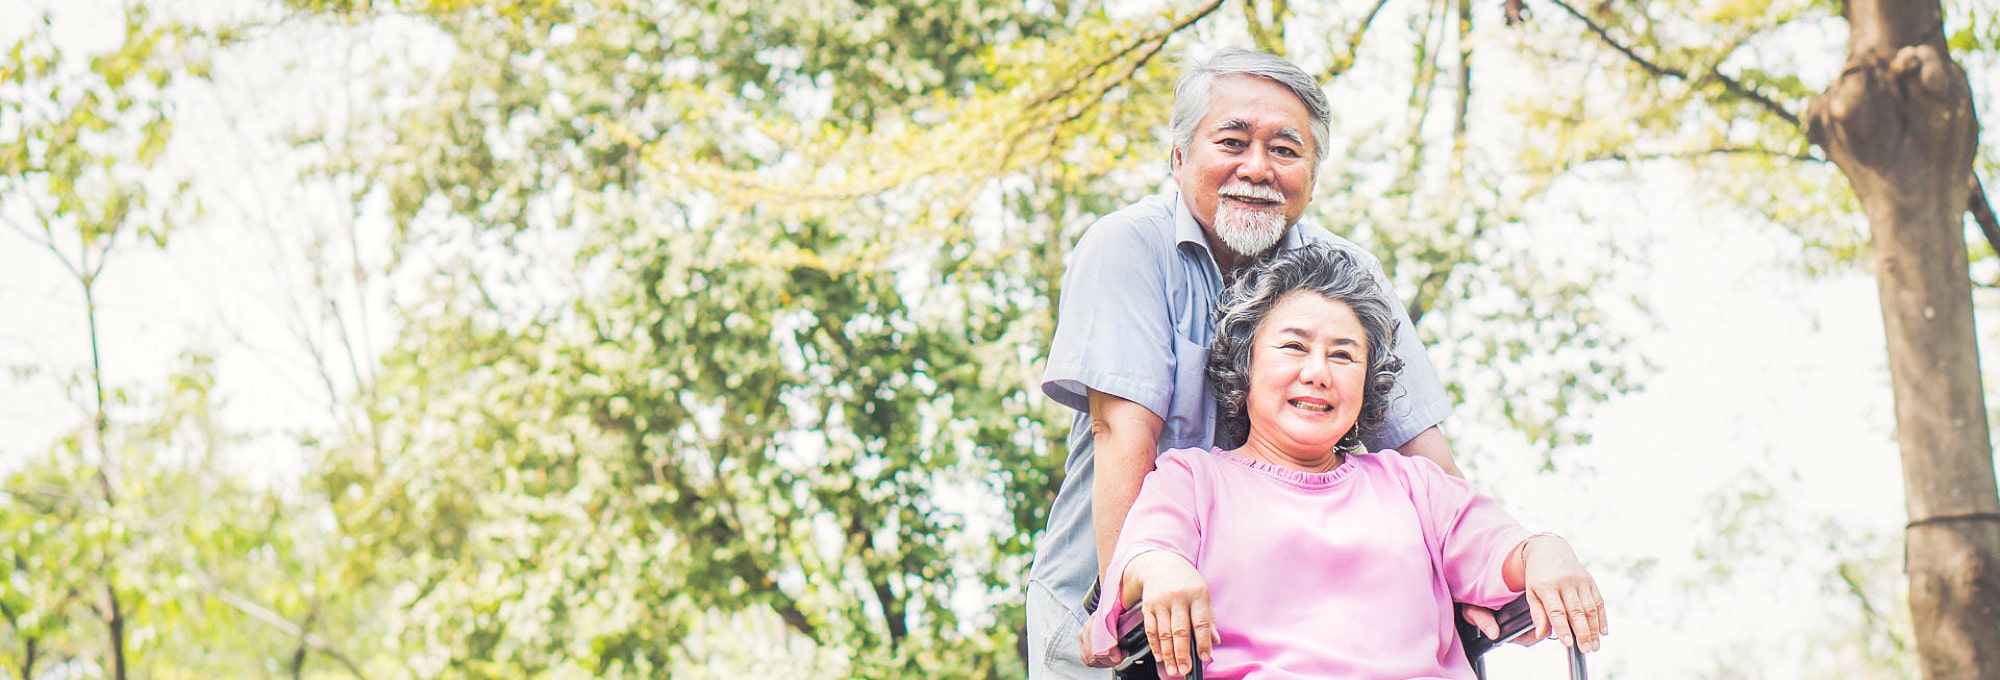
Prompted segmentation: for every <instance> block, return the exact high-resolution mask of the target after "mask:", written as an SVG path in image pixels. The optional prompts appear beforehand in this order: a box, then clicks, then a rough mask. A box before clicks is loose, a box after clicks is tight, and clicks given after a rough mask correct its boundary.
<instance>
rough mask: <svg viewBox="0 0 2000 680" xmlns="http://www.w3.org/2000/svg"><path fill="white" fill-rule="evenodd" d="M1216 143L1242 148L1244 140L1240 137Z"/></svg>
mask: <svg viewBox="0 0 2000 680" xmlns="http://www.w3.org/2000/svg"><path fill="white" fill-rule="evenodd" d="M1216 144H1220V145H1222V146H1226V147H1229V148H1231V149H1241V148H1243V144H1244V142H1243V140H1241V139H1224V140H1221V141H1218V142H1216Z"/></svg>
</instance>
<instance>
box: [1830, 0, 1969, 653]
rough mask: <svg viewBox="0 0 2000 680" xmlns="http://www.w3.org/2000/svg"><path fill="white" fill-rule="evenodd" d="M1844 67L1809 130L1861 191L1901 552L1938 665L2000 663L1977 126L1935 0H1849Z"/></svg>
mask: <svg viewBox="0 0 2000 680" xmlns="http://www.w3.org/2000/svg"><path fill="white" fill-rule="evenodd" d="M1847 20H1848V25H1849V27H1850V31H1851V33H1850V37H1849V39H1848V57H1847V66H1846V69H1845V70H1844V71H1843V73H1842V74H1841V76H1840V79H1839V80H1837V81H1835V82H1834V83H1833V85H1832V86H1831V87H1829V88H1828V89H1827V91H1826V92H1825V93H1823V94H1821V95H1819V96H1818V97H1815V98H1813V101H1812V105H1811V109H1810V110H1809V112H1808V114H1807V131H1806V133H1807V135H1808V136H1809V137H1810V138H1812V140H1813V141H1814V143H1817V144H1819V145H1820V147H1821V148H1823V149H1826V151H1827V155H1828V156H1829V157H1831V158H1832V159H1833V162H1834V163H1835V164H1837V165H1839V166H1840V169H1841V172H1842V173H1844V174H1846V175H1847V179H1848V181H1849V182H1850V183H1852V185H1853V187H1854V193H1855V194H1856V195H1857V196H1858V197H1860V199H1861V207H1862V210H1863V211H1864V212H1866V214H1867V216H1868V223H1869V230H1870V232H1871V234H1872V246H1873V248H1874V252H1875V274H1876V282H1877V285H1878V286H1879V287H1880V290H1881V295H1882V320H1883V324H1884V326H1885V328H1886V331H1887V335H1888V345H1889V375H1890V380H1891V382H1892V384H1893V388H1894V390H1895V395H1896V437H1897V441H1898V443H1899V445H1900V446H1901V447H1902V454H1903V485H1904V489H1905V491H1906V492H1907V494H1908V499H1907V507H1908V510H1909V516H1910V523H1909V525H1908V529H1907V535H1906V539H1907V541H1908V543H1907V550H1906V553H1905V560H1906V564H1905V565H1904V570H1905V571H1906V572H1907V573H1908V574H1909V577H1910V609H1911V615H1912V616H1911V618H1912V620H1913V621H1914V623H1915V628H1916V636H1917V655H1918V658H1919V661H1920V663H1921V665H1922V668H1923V672H1924V676H1925V677H1928V678H1996V679H2000V493H1996V491H1995V486H1994V476H1993V447H1992V443H1991V441H1990V440H1989V439H1988V436H1989V434H1988V430H1987V422H1986V404H1985V399H1984V395H1983V392H1982V387H1981V384H1980V375H1979V353H1978V347H1977V339H1976V336H1975V334H1974V332H1973V323H1972V286H1971V281H1970V280H1969V279H1968V278H1967V274H1966V247H1965V227H1964V222H1963V218H1962V214H1963V213H1964V210H1965V206H1966V199H1967V196H1968V195H1969V191H1970V189H1969V186H1970V185H1969V183H1968V182H1967V181H1966V178H1967V177H1970V176H1971V173H1972V158H1973V154H1974V151H1975V148H1976V143H1977V140H1978V136H1979V128H1978V125H1979V124H1978V121H1977V119H1976V118H1975V117H1974V115H1973V109H1972V90H1971V88H1970V87H1969V86H1968V85H1967V83H1966V79H1965V72H1964V71H1962V70H1960V69H1959V67H1958V65H1957V64H1955V63H1953V62H1952V60H1951V57H1950V54H1949V52H1948V51H1947V49H1946V47H1945V37H1944V26H1943V21H1942V12H1941V9H1940V6H1939V2H1938V0H1850V2H1848V4H1847Z"/></svg>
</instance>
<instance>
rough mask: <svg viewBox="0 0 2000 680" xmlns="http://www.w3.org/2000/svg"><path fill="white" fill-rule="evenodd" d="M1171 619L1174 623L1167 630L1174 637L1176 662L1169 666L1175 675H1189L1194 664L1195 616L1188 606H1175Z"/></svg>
mask: <svg viewBox="0 0 2000 680" xmlns="http://www.w3.org/2000/svg"><path fill="white" fill-rule="evenodd" d="M1169 620H1170V621H1172V623H1171V624H1170V625H1169V627H1168V628H1167V630H1168V636H1169V637H1171V638H1172V639H1173V648H1174V664H1173V665H1172V666H1167V668H1169V669H1172V671H1173V674H1174V675H1187V674H1188V671H1190V670H1193V669H1192V668H1191V666H1193V665H1194V617H1192V616H1190V615H1189V613H1188V610H1187V608H1186V607H1174V608H1173V612H1172V615H1171V617H1170V619H1169Z"/></svg>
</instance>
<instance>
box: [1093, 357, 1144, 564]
mask: <svg viewBox="0 0 2000 680" xmlns="http://www.w3.org/2000/svg"><path fill="white" fill-rule="evenodd" d="M1090 413H1091V421H1090V434H1091V437H1092V438H1093V440H1094V444H1095V447H1096V450H1097V452H1096V453H1095V454H1094V455H1093V457H1092V461H1091V465H1092V466H1093V470H1092V474H1093V477H1092V479H1093V481H1092V483H1091V494H1090V515H1091V529H1092V531H1093V532H1094V533H1095V535H1096V539H1097V573H1098V575H1099V576H1102V575H1103V574H1104V570H1105V568H1106V567H1108V566H1110V564H1111V553H1112V552H1113V551H1115V550H1117V548H1118V534H1119V533H1120V532H1121V531H1123V530H1124V528H1125V515H1126V514H1127V513H1129V512H1131V510H1132V502H1133V501H1134V500H1136V499H1137V498H1138V497H1139V487H1140V485H1141V484H1143V483H1144V482H1145V481H1146V473H1148V472H1152V471H1153V459H1154V457H1155V456H1156V455H1157V453H1158V451H1157V447H1158V445H1159V441H1160V426H1161V421H1160V418H1159V416H1156V415H1154V414H1153V412H1152V411H1150V410H1147V409H1146V407H1144V406H1140V405H1138V404H1135V403H1132V402H1130V401H1126V400H1124V399H1120V398H1118V397H1114V396H1111V395H1108V394H1104V393H1102V392H1098V391H1096V390H1092V391H1091V392H1090Z"/></svg>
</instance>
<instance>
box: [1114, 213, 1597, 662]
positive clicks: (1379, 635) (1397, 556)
mask: <svg viewBox="0 0 2000 680" xmlns="http://www.w3.org/2000/svg"><path fill="white" fill-rule="evenodd" d="M1216 316H1217V318H1218V319H1219V320H1218V322H1217V328H1216V334H1215V343H1214V346H1213V347H1212V348H1211V356H1210V359H1209V377H1210V379H1211V380H1212V381H1213V382H1214V385H1215V392H1216V394H1217V399H1218V401H1219V402H1220V404H1219V405H1220V406H1221V410H1222V414H1223V423H1222V426H1223V432H1224V436H1223V437H1222V438H1221V440H1222V441H1241V442H1243V444H1242V446H1241V447H1239V448H1236V449H1235V450H1231V451H1224V450H1221V449H1220V448H1217V449H1212V450H1207V451H1204V450H1200V449H1176V450H1172V451H1168V452H1166V453H1164V454H1161V456H1160V458H1159V461H1158V469H1156V470H1154V471H1153V472H1152V473H1151V474H1149V475H1148V476H1147V477H1146V481H1145V485H1144V487H1143V488H1142V489H1141V491H1140V492H1139V498H1138V500H1137V502H1136V503H1135V504H1134V505H1133V506H1132V511H1131V514H1130V515H1128V516H1127V517H1126V519H1125V527H1124V530H1123V532H1122V533H1121V534H1120V535H1119V538H1118V548H1117V551H1116V552H1115V553H1114V554H1113V556H1112V558H1111V562H1110V566H1109V569H1108V571H1106V576H1105V581H1104V586H1105V587H1104V591H1103V592H1104V593H1105V597H1104V598H1103V604H1102V606H1100V607H1099V609H1098V611H1097V612H1096V613H1095V614H1094V615H1093V616H1092V617H1091V620H1090V622H1089V623H1088V624H1086V625H1087V630H1086V631H1085V633H1084V639H1083V640H1082V642H1083V643H1084V645H1085V650H1084V658H1086V659H1088V660H1090V661H1091V662H1092V664H1093V665H1111V664H1113V663H1116V662H1117V661H1118V660H1119V659H1118V657H1119V652H1118V650H1117V644H1116V640H1117V630H1116V628H1115V627H1116V626H1117V622H1118V620H1119V617H1120V615H1121V614H1122V613H1123V611H1124V610H1125V609H1126V608H1128V607H1131V606H1133V605H1134V604H1135V603H1139V602H1141V601H1142V600H1143V602H1144V604H1143V610H1144V615H1145V625H1146V630H1147V635H1148V637H1150V638H1151V640H1152V644H1153V649H1154V652H1155V654H1157V655H1158V657H1159V668H1160V670H1161V673H1162V674H1163V675H1166V674H1174V675H1182V674H1186V673H1187V672H1188V670H1189V669H1190V666H1191V664H1192V660H1193V658H1194V657H1195V656H1197V655H1198V656H1199V657H1200V658H1201V659H1202V660H1203V661H1204V669H1203V670H1204V676H1205V677H1209V678H1275V677H1296V678H1333V677H1349V678H1470V677H1473V672H1472V669H1471V667H1470V665H1469V664H1468V663H1467V662H1466V660H1465V655H1464V652H1463V651H1462V647H1461V646H1460V643H1459V640H1458V636H1457V634H1456V632H1455V630H1454V627H1453V619H1452V611H1453V602H1466V603H1471V604H1476V605H1480V606H1484V607H1498V606H1500V605H1502V604H1505V603H1507V602H1508V601H1511V600H1513V599H1514V598H1515V597H1517V596H1519V595H1520V594H1521V593H1522V592H1523V590H1524V589H1525V590H1526V592H1527V593H1528V600H1529V605H1530V608H1531V610H1532V613H1533V617H1534V622H1535V635H1536V636H1537V637H1538V638H1539V637H1542V636H1549V635H1551V634H1552V635H1553V637H1557V638H1559V639H1561V640H1563V643H1564V644H1566V645H1582V646H1583V648H1584V649H1586V650H1593V649H1595V648H1596V647H1597V644H1598V639H1597V638H1598V635H1600V634H1602V633H1604V632H1605V630H1606V629H1605V618H1604V607H1603V602H1602V600H1601V599H1600V598H1599V595H1598V591H1597V585H1596V583H1595V582H1594V581H1593V580H1592V579H1591V578H1590V575H1589V574H1588V573H1586V572H1585V571H1584V569H1583V567H1582V565H1581V564H1580V563H1579V562H1578V561H1577V558H1576V554H1575V553H1574V552H1572V551H1571V550H1570V548H1569V546H1568V545H1567V544H1566V543H1564V542H1563V540H1562V539H1560V538H1557V537H1555V536H1554V535H1550V534H1534V535H1530V534H1529V532H1528V531H1527V530H1526V529H1523V528H1521V525H1520V524H1518V523H1516V522H1515V521H1514V519H1513V518H1512V517H1510V516H1508V514H1507V513H1506V511H1504V510H1502V509H1500V507H1499V506H1498V505H1496V504H1495V503H1494V502H1493V501H1492V500H1491V499H1489V498H1487V497H1485V496H1482V495H1480V494H1478V493H1476V492H1474V491H1473V490H1472V488H1471V487H1470V486H1468V485H1467V484H1466V482H1465V481H1464V480H1461V479H1458V478H1455V477H1452V476H1449V475H1446V474H1445V473H1444V472H1442V471H1441V470H1439V469H1438V467H1437V466H1436V465H1434V464H1432V463H1431V462H1430V461H1428V460H1424V459H1422V458H1414V457H1408V456H1403V455H1398V454H1397V453H1395V452H1394V451H1378V452H1375V453H1368V452H1366V451H1363V450H1361V448H1360V441H1361V440H1360V437H1359V435H1358V434H1357V433H1358V432H1359V431H1360V430H1363V429H1366V428H1368V427H1371V426H1374V425H1376V424H1377V423H1379V422H1381V420H1382V417H1383V412H1384V410H1385V409H1386V408H1388V406H1389V405H1390V399H1389V390H1390V388H1391V386H1392V385H1393V380H1392V377H1393V376H1394V374H1395V372H1396V371H1397V370H1398V369H1399V368H1400V366H1399V365H1398V363H1397V361H1396V359H1395V356H1394V354H1393V353H1391V352H1390V351H1389V350H1390V347H1391V345H1392V344H1393V343H1394V342H1395V340H1396V339H1395V337H1394V335H1393V334H1394V332H1395V325H1394V322H1393V317H1392V315H1391V313H1390V310H1389V307H1388V303H1387V302H1386V301H1385V299H1384V297H1383V295H1382V292H1381V291H1380V290H1379V289H1378V288H1377V286H1376V284H1375V282H1374V281H1373V279H1372V278H1371V277H1370V276H1369V274H1368V273H1367V271H1366V270H1364V269H1363V268H1362V267H1361V266H1359V265H1358V263H1357V262H1356V261H1355V260H1354V256H1353V255H1351V254H1349V253H1346V252H1344V251H1341V250H1338V249H1336V248H1333V247H1331V246H1313V247H1307V248H1301V249H1298V250H1294V251H1290V252H1286V253H1281V254H1279V255H1278V256H1276V257H1275V258H1273V259H1271V260H1270V261H1268V262H1265V263H1263V264H1260V265H1258V266H1256V267H1254V268H1252V269H1249V270H1247V271H1246V272H1245V273H1244V274H1242V275H1241V277H1240V278H1239V279H1238V280H1237V281H1236V283H1235V285H1234V286H1232V287H1231V288H1230V289H1229V290H1228V292H1226V293H1224V294H1223V296H1222V299H1221V302H1220V307H1219V309H1218V310H1217V314H1216Z"/></svg>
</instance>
